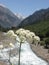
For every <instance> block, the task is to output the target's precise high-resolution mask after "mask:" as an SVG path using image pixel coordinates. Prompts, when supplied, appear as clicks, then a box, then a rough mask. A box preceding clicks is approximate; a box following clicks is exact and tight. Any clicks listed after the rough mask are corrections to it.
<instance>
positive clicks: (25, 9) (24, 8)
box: [0, 0, 49, 16]
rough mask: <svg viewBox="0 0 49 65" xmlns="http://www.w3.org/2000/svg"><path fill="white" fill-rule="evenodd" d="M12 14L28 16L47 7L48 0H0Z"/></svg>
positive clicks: (48, 5) (48, 4)
mask: <svg viewBox="0 0 49 65" xmlns="http://www.w3.org/2000/svg"><path fill="white" fill-rule="evenodd" d="M0 4H3V5H5V6H6V7H7V8H8V9H10V10H11V11H12V12H13V13H19V14H22V15H23V16H29V15H31V14H33V13H34V12H35V11H37V10H40V9H46V8H48V7H49V0H0Z"/></svg>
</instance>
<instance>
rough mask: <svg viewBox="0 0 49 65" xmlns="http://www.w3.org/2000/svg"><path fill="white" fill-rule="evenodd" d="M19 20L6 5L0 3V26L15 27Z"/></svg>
mask: <svg viewBox="0 0 49 65" xmlns="http://www.w3.org/2000/svg"><path fill="white" fill-rule="evenodd" d="M20 21H21V20H20V19H19V18H18V17H17V16H16V15H15V14H14V13H13V12H11V11H10V10H9V9H8V8H7V7H4V6H2V5H0V28H5V29H6V28H12V27H17V26H18V25H19V23H20Z"/></svg>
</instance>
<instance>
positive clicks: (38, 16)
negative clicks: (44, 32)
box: [19, 8, 49, 27]
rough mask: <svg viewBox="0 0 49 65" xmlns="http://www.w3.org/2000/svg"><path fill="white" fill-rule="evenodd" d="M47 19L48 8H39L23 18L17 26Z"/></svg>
mask: <svg viewBox="0 0 49 65" xmlns="http://www.w3.org/2000/svg"><path fill="white" fill-rule="evenodd" d="M47 20H49V8H47V9H41V10H38V11H36V12H34V13H33V14H32V15H30V16H28V17H27V18H25V19H24V20H23V21H22V22H21V24H20V25H19V27H24V26H27V25H32V24H33V23H37V22H41V21H47Z"/></svg>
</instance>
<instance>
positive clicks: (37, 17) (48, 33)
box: [19, 8, 49, 40]
mask: <svg viewBox="0 0 49 65" xmlns="http://www.w3.org/2000/svg"><path fill="white" fill-rule="evenodd" d="M20 27H21V28H24V29H28V30H30V31H32V32H35V33H36V35H38V36H39V37H40V38H41V40H42V39H45V38H47V37H49V8H47V9H41V10H39V11H36V12H35V13H34V14H32V15H30V16H29V17H27V18H26V19H24V20H23V21H22V22H21V24H20V25H19V28H20Z"/></svg>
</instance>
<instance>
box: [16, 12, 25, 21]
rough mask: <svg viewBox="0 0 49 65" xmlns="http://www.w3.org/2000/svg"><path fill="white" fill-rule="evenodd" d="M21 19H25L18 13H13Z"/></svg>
mask: <svg viewBox="0 0 49 65" xmlns="http://www.w3.org/2000/svg"><path fill="white" fill-rule="evenodd" d="M15 15H16V16H17V17H18V18H19V19H20V20H21V21H22V20H24V19H25V17H24V16H23V15H21V14H19V13H16V14H15Z"/></svg>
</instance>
